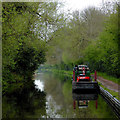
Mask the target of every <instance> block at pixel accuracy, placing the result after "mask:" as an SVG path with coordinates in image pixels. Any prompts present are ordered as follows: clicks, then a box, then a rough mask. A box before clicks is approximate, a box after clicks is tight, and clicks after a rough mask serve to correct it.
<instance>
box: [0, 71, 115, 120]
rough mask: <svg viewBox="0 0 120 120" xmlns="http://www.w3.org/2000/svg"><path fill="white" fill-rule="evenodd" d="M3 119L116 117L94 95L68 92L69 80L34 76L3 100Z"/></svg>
mask: <svg viewBox="0 0 120 120" xmlns="http://www.w3.org/2000/svg"><path fill="white" fill-rule="evenodd" d="M2 99H3V103H2V104H3V115H2V116H3V118H4V119H6V118H36V119H38V118H116V116H115V114H114V113H113V111H112V110H111V108H110V107H109V106H108V105H107V103H106V102H105V101H104V99H103V98H102V97H101V96H100V95H99V94H97V93H82V94H81V93H72V81H71V78H69V77H67V76H64V75H59V74H53V73H49V74H48V73H47V74H46V73H37V74H36V76H35V78H34V80H33V81H30V82H29V83H27V84H26V86H25V87H24V89H22V90H21V92H20V93H19V92H18V93H16V92H15V93H14V94H13V95H11V96H7V97H6V96H4V97H3V98H2Z"/></svg>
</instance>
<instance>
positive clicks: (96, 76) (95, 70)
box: [95, 70, 97, 81]
mask: <svg viewBox="0 0 120 120" xmlns="http://www.w3.org/2000/svg"><path fill="white" fill-rule="evenodd" d="M95 81H97V72H96V70H95Z"/></svg>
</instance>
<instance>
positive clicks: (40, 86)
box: [34, 80, 44, 91]
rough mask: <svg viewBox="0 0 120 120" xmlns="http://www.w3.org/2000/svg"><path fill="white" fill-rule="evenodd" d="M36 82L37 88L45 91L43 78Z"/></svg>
mask: <svg viewBox="0 0 120 120" xmlns="http://www.w3.org/2000/svg"><path fill="white" fill-rule="evenodd" d="M34 84H35V85H36V86H35V88H37V89H38V90H41V91H44V84H43V82H42V81H41V80H35V81H34Z"/></svg>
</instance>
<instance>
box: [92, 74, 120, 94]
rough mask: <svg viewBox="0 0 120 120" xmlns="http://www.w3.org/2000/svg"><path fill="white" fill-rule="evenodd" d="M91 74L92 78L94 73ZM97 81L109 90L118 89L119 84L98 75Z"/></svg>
mask: <svg viewBox="0 0 120 120" xmlns="http://www.w3.org/2000/svg"><path fill="white" fill-rule="evenodd" d="M91 76H92V77H93V78H94V75H91ZM97 81H98V82H100V83H101V84H102V85H103V86H104V87H106V88H108V89H110V90H113V91H115V92H118V91H119V90H120V85H118V84H116V83H114V82H112V81H109V80H106V79H104V78H102V77H100V76H97Z"/></svg>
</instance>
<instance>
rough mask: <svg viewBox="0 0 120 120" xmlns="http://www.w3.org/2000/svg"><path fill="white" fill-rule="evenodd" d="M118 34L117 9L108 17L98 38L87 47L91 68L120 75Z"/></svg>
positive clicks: (87, 58) (87, 59)
mask: <svg viewBox="0 0 120 120" xmlns="http://www.w3.org/2000/svg"><path fill="white" fill-rule="evenodd" d="M118 34H119V32H118V11H116V13H112V14H111V15H110V16H109V17H108V20H107V21H106V23H105V28H104V30H103V32H101V34H100V35H99V36H98V40H97V41H94V42H91V43H90V44H89V46H88V47H87V48H86V49H85V60H86V61H89V64H90V68H91V69H96V70H98V71H101V72H106V73H108V74H109V75H113V76H115V77H119V75H120V67H119V65H120V61H119V47H118V45H119V40H118Z"/></svg>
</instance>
